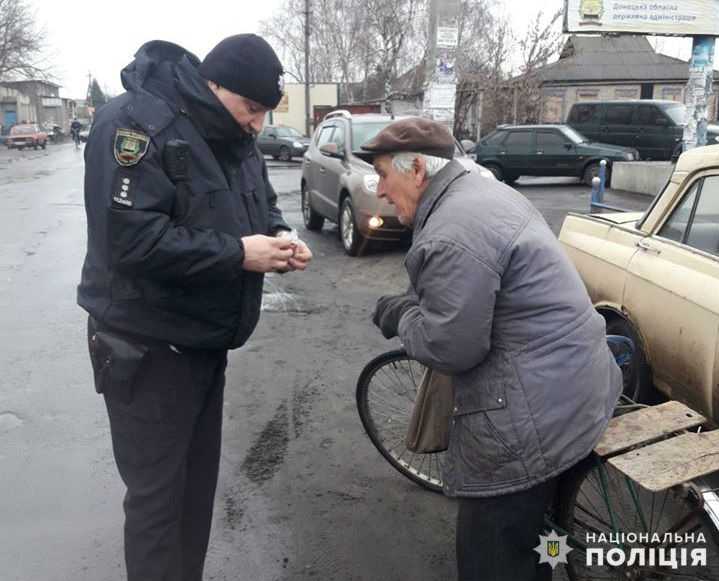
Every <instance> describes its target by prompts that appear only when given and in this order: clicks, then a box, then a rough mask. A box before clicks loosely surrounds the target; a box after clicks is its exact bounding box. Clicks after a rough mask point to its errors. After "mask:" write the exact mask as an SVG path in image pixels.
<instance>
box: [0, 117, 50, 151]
mask: <svg viewBox="0 0 719 581" xmlns="http://www.w3.org/2000/svg"><path fill="white" fill-rule="evenodd" d="M46 145H47V133H45V132H44V131H42V130H41V129H40V127H38V126H37V125H36V124H35V123H23V124H20V125H13V126H12V127H11V128H10V134H9V135H8V136H7V147H8V149H13V148H14V147H16V148H17V149H20V150H22V149H25V148H26V147H32V148H33V149H37V148H38V147H42V148H43V149H45V146H46Z"/></svg>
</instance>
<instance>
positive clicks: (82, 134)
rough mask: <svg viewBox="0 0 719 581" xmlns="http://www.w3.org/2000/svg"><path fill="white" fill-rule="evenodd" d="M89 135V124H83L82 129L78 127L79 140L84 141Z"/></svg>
mask: <svg viewBox="0 0 719 581" xmlns="http://www.w3.org/2000/svg"><path fill="white" fill-rule="evenodd" d="M89 135H90V125H84V126H83V128H82V129H80V133H79V136H80V141H82V142H83V143H85V142H86V141H87V138H88V137H89Z"/></svg>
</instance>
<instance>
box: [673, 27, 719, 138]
mask: <svg viewBox="0 0 719 581" xmlns="http://www.w3.org/2000/svg"><path fill="white" fill-rule="evenodd" d="M714 45H715V39H714V37H713V36H694V37H692V58H691V59H690V61H689V82H688V83H687V89H686V95H685V97H684V104H685V105H686V107H687V118H686V123H685V125H684V136H683V138H682V140H683V141H684V150H685V151H686V150H687V149H692V148H694V147H697V146H699V147H701V146H702V145H706V143H707V119H708V117H709V115H708V114H709V100H710V98H711V94H712V81H713V80H714V70H713V68H714V66H713V65H714ZM717 106H719V103H717Z"/></svg>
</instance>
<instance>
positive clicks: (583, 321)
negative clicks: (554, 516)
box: [361, 118, 621, 581]
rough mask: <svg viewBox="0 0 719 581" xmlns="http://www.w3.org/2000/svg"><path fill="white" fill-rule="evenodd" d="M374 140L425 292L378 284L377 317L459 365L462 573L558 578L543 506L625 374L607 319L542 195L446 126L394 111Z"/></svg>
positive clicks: (454, 466) (455, 474) (437, 364)
mask: <svg viewBox="0 0 719 581" xmlns="http://www.w3.org/2000/svg"><path fill="white" fill-rule="evenodd" d="M362 150H363V153H362V154H361V155H362V157H364V158H365V159H367V160H369V161H371V162H372V163H373V164H374V167H375V170H376V171H377V173H378V174H379V185H378V187H377V195H378V196H379V197H384V198H386V199H387V200H388V201H389V202H390V203H391V204H394V205H395V207H396V209H397V215H398V216H399V219H400V221H401V222H402V223H403V224H404V225H406V226H412V227H413V228H414V233H413V239H412V246H411V248H410V249H409V251H408V253H407V257H406V259H405V266H406V268H407V272H408V274H409V278H410V281H411V285H412V287H413V289H414V291H415V292H414V293H409V294H406V295H400V296H391V297H382V298H380V300H379V301H378V303H377V307H376V310H375V313H374V318H373V321H374V323H375V324H376V325H377V326H378V327H379V328H380V329H381V331H382V333H383V334H384V336H385V337H388V338H389V337H393V336H395V335H399V337H400V338H401V339H402V342H403V343H404V346H405V348H406V349H407V352H408V353H409V354H410V355H411V356H412V357H414V358H415V359H417V360H419V361H421V362H422V363H424V364H426V365H428V366H430V367H432V368H435V369H437V370H439V371H442V372H444V373H446V374H449V375H451V376H452V385H453V391H454V395H453V397H454V413H453V421H452V428H451V436H450V444H449V449H448V451H447V455H446V460H445V466H444V475H443V478H444V482H445V492H446V494H448V495H450V496H455V497H458V499H459V511H458V518H457V539H456V542H457V569H458V574H459V579H462V580H469V579H472V580H477V579H491V580H495V581H496V580H498V579H508V580H510V579H511V580H515V581H516V580H520V579H539V578H551V569H550V567H549V565H546V564H545V565H542V566H540V565H539V564H538V554H537V553H536V552H534V550H533V549H534V547H536V546H537V544H538V535H539V533H540V528H541V523H542V516H543V514H544V512H545V510H546V508H547V506H548V504H549V502H550V500H551V498H552V495H553V493H554V490H555V487H556V485H557V481H558V479H559V476H560V475H561V474H562V473H563V472H564V471H566V470H567V469H568V468H570V467H571V466H573V465H574V464H576V463H577V462H579V461H580V460H582V459H583V458H584V457H586V456H587V455H588V454H589V453H590V452H591V450H592V448H593V447H594V445H595V444H596V442H597V441H598V439H599V437H600V435H601V434H602V432H603V430H604V428H605V426H606V424H607V422H608V420H609V418H610V417H611V416H612V410H613V409H614V404H615V402H616V400H617V398H618V396H619V393H620V390H621V372H620V370H619V368H618V367H617V366H616V364H615V363H614V360H613V358H612V355H611V353H610V351H609V349H608V348H607V345H606V339H605V325H604V320H603V319H602V318H601V317H600V316H599V315H598V314H597V313H596V311H595V310H594V309H593V307H592V304H591V302H590V300H589V297H588V295H587V292H586V290H585V288H584V286H583V284H582V281H581V280H580V278H579V276H578V275H577V273H576V271H575V270H574V268H573V266H572V264H571V263H570V262H569V260H568V258H567V257H566V256H565V254H564V252H563V251H562V249H561V247H560V246H559V244H558V242H557V240H556V239H555V237H554V235H553V234H552V232H551V231H550V229H549V228H548V226H547V224H546V223H545V222H544V220H543V219H542V217H541V216H540V214H539V212H538V211H537V210H536V208H534V207H533V206H532V205H531V204H530V203H529V202H528V201H527V200H526V199H525V198H524V197H522V196H521V195H520V194H519V193H517V192H516V191H514V190H513V189H511V188H509V187H508V186H505V185H503V184H501V183H499V182H496V181H494V180H491V179H488V178H484V177H481V176H480V175H479V174H477V173H470V172H468V171H467V170H466V169H465V168H464V167H463V166H461V165H460V164H459V163H458V162H456V161H452V157H453V151H454V142H453V139H452V136H451V135H450V134H449V132H448V131H447V130H446V129H445V128H444V127H443V126H441V125H439V124H438V123H435V122H433V121H429V120H426V119H421V118H407V119H402V120H399V121H395V122H394V123H392V124H390V125H389V126H387V127H386V128H385V129H384V130H383V131H381V132H380V133H379V134H378V135H377V136H376V137H375V138H373V139H371V140H369V141H367V142H366V143H364V144H363V145H362Z"/></svg>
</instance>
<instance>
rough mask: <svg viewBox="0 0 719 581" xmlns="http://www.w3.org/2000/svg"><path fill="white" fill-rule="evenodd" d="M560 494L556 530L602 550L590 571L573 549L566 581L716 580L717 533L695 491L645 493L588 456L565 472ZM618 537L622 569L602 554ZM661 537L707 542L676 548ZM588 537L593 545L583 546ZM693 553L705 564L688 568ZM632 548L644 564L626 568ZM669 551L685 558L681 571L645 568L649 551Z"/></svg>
mask: <svg viewBox="0 0 719 581" xmlns="http://www.w3.org/2000/svg"><path fill="white" fill-rule="evenodd" d="M602 480H603V481H604V484H602ZM605 492H606V499H605V495H604V493H605ZM560 495H561V496H560V500H559V514H558V520H559V523H558V524H559V526H561V527H562V528H564V529H565V530H566V531H567V532H568V533H569V534H570V539H571V538H573V539H575V540H576V541H578V542H579V543H580V544H584V543H586V544H588V545H590V546H595V547H597V548H601V549H604V564H603V565H601V566H600V565H596V564H595V565H592V566H590V565H588V564H587V554H586V551H585V550H583V549H582V548H576V546H575V548H574V550H573V551H571V552H570V553H569V555H568V556H567V560H568V563H567V573H568V575H569V578H570V579H572V580H580V579H592V580H595V579H616V580H619V579H621V580H627V579H632V580H642V579H646V580H649V579H663V580H679V579H687V580H689V579H691V580H693V581H699V580H710V579H711V580H713V581H716V580H717V579H719V532H718V531H717V529H716V527H715V526H714V524H713V522H712V521H711V519H710V518H709V517H708V515H707V514H706V512H705V511H704V509H703V498H702V494H701V492H700V491H699V490H698V488H697V487H696V486H693V485H692V484H688V485H682V486H678V487H674V488H671V489H669V490H665V491H662V492H650V491H648V490H646V489H644V488H642V487H641V486H639V485H638V484H636V483H635V482H634V481H632V480H631V479H629V478H628V477H626V476H624V475H623V474H622V473H621V472H619V471H618V470H617V469H615V468H614V467H613V466H611V465H610V464H609V463H607V462H606V461H604V460H597V458H596V457H594V456H592V457H590V458H588V459H587V460H585V461H584V462H582V463H580V464H579V465H578V466H577V467H576V468H575V469H573V470H572V471H570V473H569V474H568V475H567V477H566V480H565V481H564V483H563V486H562V490H561V492H560ZM610 508H611V510H610ZM612 521H614V525H613V524H612ZM617 533H619V534H620V540H621V549H623V551H624V555H625V556H626V559H625V560H624V562H623V563H621V564H618V565H610V564H607V562H606V556H607V551H608V550H610V549H613V548H616V547H618V545H617V544H616V542H609V541H608V539H609V535H610V534H613V535H615V536H614V537H613V538H615V539H616V535H617ZM622 533H623V535H622ZM630 533H634V535H633V536H632V535H630ZM642 533H646V534H647V538H648V540H642V538H641V537H640V535H641V534H642ZM655 533H656V535H657V536H655ZM665 533H667V534H668V533H671V534H672V536H673V537H674V536H675V535H679V536H680V537H681V538H682V539H684V538H685V535H692V534H693V535H694V536H693V538H694V539H698V538H699V537H698V535H699V533H702V534H703V536H704V538H705V539H706V543H705V544H701V543H683V542H678V543H677V542H676V537H675V541H674V542H668V541H667V540H666V539H665V536H664V535H665ZM588 534H593V535H595V542H593V543H592V542H589V543H587V535H588ZM600 535H604V538H605V539H607V542H602V541H596V539H598V538H600V537H599V536H600ZM628 535H629V536H628ZM634 537H636V540H635V539H634ZM653 539H654V540H653ZM657 539H659V541H658V542H657ZM633 541H634V542H633ZM570 544H571V543H570ZM695 548H706V565H704V566H691V563H692V559H691V558H690V553H691V551H692V549H695ZM632 549H639V550H640V551H641V552H642V553H643V554H644V555H645V556H646V562H645V563H644V564H642V565H640V564H639V563H632V564H628V563H627V561H629V560H630V559H629V557H630V555H631V554H632V552H631V550H632ZM671 549H675V550H676V554H677V557H678V556H679V554H680V551H681V550H682V549H684V552H685V553H686V556H687V560H686V562H685V563H684V564H685V565H689V566H682V565H681V563H679V565H680V566H679V567H677V568H674V569H673V568H672V567H671V566H667V565H664V564H661V565H660V564H659V558H656V559H655V561H656V564H651V565H650V564H649V562H650V561H649V554H648V553H649V551H653V552H654V553H655V556H657V555H658V553H659V552H660V551H662V552H663V551H666V554H667V556H669V551H670V550H671ZM647 550H649V551H647ZM615 561H616V560H615Z"/></svg>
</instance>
